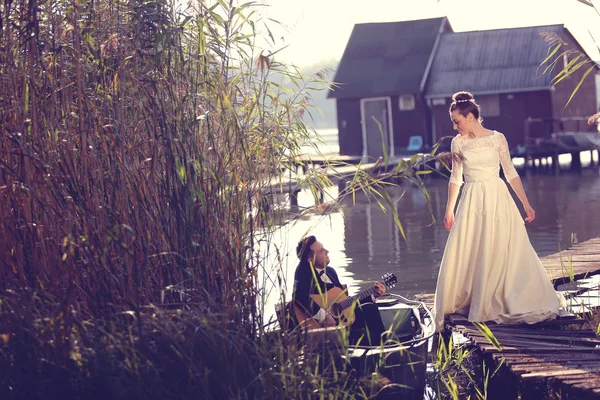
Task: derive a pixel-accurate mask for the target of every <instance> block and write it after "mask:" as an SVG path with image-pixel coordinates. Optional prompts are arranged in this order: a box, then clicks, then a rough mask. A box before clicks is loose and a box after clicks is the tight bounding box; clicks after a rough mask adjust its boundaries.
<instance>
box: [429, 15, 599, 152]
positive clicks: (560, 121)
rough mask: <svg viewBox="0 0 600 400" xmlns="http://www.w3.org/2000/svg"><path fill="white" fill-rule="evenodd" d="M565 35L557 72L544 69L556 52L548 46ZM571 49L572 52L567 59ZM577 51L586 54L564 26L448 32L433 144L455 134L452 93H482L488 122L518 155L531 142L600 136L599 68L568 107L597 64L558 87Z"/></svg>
mask: <svg viewBox="0 0 600 400" xmlns="http://www.w3.org/2000/svg"><path fill="white" fill-rule="evenodd" d="M558 38H560V40H562V41H563V43H565V45H564V46H562V47H561V49H560V50H559V51H557V52H556V54H555V55H554V57H558V58H557V62H556V64H555V67H554V69H553V70H552V71H548V72H546V73H544V70H545V68H546V67H547V65H548V63H546V64H544V65H542V66H540V64H541V63H542V62H543V61H544V60H545V59H546V58H547V57H548V55H549V49H550V50H551V46H550V44H549V42H550V41H551V40H556V39H558ZM564 51H572V54H570V55H564V56H563V55H561V54H560V53H562V52H564ZM578 54H584V51H583V49H582V48H581V47H580V46H579V44H578V43H577V41H576V40H575V38H574V37H573V36H572V35H571V34H570V33H569V31H568V30H567V29H566V28H565V27H564V26H563V25H549V26H536V27H527V28H511V29H497V30H488V31H474V32H460V33H451V34H443V35H442V36H441V37H440V42H439V46H438V48H437V51H436V54H435V55H434V59H433V63H432V67H431V70H430V72H429V75H428V77H427V85H426V94H425V98H426V99H427V104H430V105H431V110H432V112H431V115H432V121H431V137H432V139H431V140H432V141H436V140H437V139H439V138H441V137H443V136H454V135H455V134H456V132H454V131H453V128H452V124H451V123H450V122H449V117H448V107H449V105H450V99H451V96H452V94H453V93H455V92H457V91H460V90H468V91H470V92H472V93H473V94H474V95H475V98H476V99H477V101H478V103H479V104H480V105H481V108H482V117H483V119H484V122H483V123H484V125H485V126H488V127H490V128H493V129H496V130H498V131H500V132H502V133H504V135H505V136H506V138H507V139H508V142H509V144H510V145H511V148H512V149H513V150H515V149H522V151H524V149H525V146H526V145H535V142H536V140H546V139H548V138H549V137H550V135H552V134H553V133H561V134H565V133H567V134H569V133H570V134H575V133H581V132H595V131H596V130H597V127H596V126H595V125H592V126H591V125H588V123H587V120H588V118H589V117H590V116H591V115H593V114H595V113H596V112H598V110H597V97H596V94H597V90H598V88H597V87H596V86H597V83H596V82H597V80H595V79H594V76H593V75H595V74H596V72H597V69H596V70H592V71H591V72H590V74H592V76H590V79H588V80H586V81H585V83H584V84H583V85H582V86H581V87H580V88H579V90H578V92H577V94H576V95H575V96H574V97H573V99H572V100H571V102H570V103H569V105H568V106H567V107H566V108H565V104H566V103H567V101H568V99H569V97H570V96H571V93H572V92H573V90H574V89H575V87H576V86H577V84H578V83H579V81H580V79H581V77H582V76H583V74H584V73H585V72H586V70H587V69H588V68H589V67H590V64H588V65H584V66H583V67H581V68H579V70H577V71H576V72H575V73H574V74H573V75H572V76H570V77H568V78H566V79H565V80H563V81H562V82H560V83H559V84H558V85H556V86H554V87H553V86H552V82H551V81H552V78H553V77H554V76H556V74H557V73H558V72H559V71H561V70H562V69H563V68H564V67H565V66H566V65H567V64H568V63H569V62H571V61H572V60H574V58H575V57H577V55H578ZM553 59H554V58H553ZM582 60H583V58H579V59H578V60H576V61H574V62H575V63H577V62H579V61H582ZM514 153H515V151H513V154H514ZM516 153H518V151H516Z"/></svg>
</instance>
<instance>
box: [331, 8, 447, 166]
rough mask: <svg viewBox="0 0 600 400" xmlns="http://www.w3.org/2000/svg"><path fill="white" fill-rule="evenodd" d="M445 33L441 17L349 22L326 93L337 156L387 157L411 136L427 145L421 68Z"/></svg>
mask: <svg viewBox="0 0 600 400" xmlns="http://www.w3.org/2000/svg"><path fill="white" fill-rule="evenodd" d="M451 31H452V28H451V27H450V25H449V24H448V20H447V19H446V18H433V19H425V20H416V21H402V22H386V23H367V24H357V25H355V26H354V29H353V30H352V33H351V35H350V39H349V40H348V43H347V45H346V49H345V50H344V53H343V55H342V59H341V60H340V63H339V66H338V69H337V71H336V74H335V77H334V79H333V80H334V82H336V83H338V85H339V86H338V87H337V88H336V89H335V90H334V91H331V92H330V93H329V94H328V98H330V99H335V101H336V107H337V126H338V134H339V146H340V154H344V155H354V156H366V155H369V156H375V157H377V156H380V155H383V153H384V149H385V151H386V152H387V153H388V155H391V156H393V155H395V154H398V153H399V152H401V151H402V150H405V149H407V148H408V147H410V146H409V139H410V137H411V136H415V137H418V138H421V140H420V141H419V140H417V141H415V143H413V146H414V147H415V148H418V147H423V146H425V145H428V144H431V142H429V141H428V138H429V137H430V135H429V134H428V132H430V131H431V128H430V123H431V116H430V114H429V108H428V107H427V106H426V104H425V93H424V89H425V84H426V78H427V72H428V71H429V68H430V66H431V62H432V59H433V55H434V54H435V47H436V44H437V42H438V41H439V38H440V35H441V33H442V32H451ZM423 139H425V140H424V141H423ZM421 141H422V143H420V142H421ZM419 144H421V146H419Z"/></svg>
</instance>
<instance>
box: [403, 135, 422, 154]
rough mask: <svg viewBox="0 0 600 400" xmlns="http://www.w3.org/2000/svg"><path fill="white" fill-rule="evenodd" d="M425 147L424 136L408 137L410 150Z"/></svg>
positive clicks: (408, 148)
mask: <svg viewBox="0 0 600 400" xmlns="http://www.w3.org/2000/svg"><path fill="white" fill-rule="evenodd" d="M422 148H423V137H422V136H411V137H410V138H409V139H408V147H407V148H406V150H408V151H419V150H421V149H422Z"/></svg>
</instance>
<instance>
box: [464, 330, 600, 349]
mask: <svg viewBox="0 0 600 400" xmlns="http://www.w3.org/2000/svg"><path fill="white" fill-rule="evenodd" d="M472 336H479V335H477V334H473V335H472ZM494 336H495V337H496V339H498V342H500V344H502V341H503V340H513V339H511V338H519V339H529V340H535V341H542V342H552V343H565V344H572V345H577V346H585V345H589V346H592V347H594V346H596V345H600V339H596V338H590V337H573V336H566V335H565V336H554V335H539V334H538V335H528V334H523V333H519V334H512V335H511V334H510V333H508V332H507V333H504V334H494ZM481 337H484V336H483V335H481Z"/></svg>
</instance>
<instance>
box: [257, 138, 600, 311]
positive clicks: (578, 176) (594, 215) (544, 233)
mask: <svg viewBox="0 0 600 400" xmlns="http://www.w3.org/2000/svg"><path fill="white" fill-rule="evenodd" d="M329 141H330V142H331V138H329ZM334 146H336V144H333V146H332V147H334ZM569 159H570V156H569V155H566V156H564V157H561V160H560V163H561V167H562V168H563V169H564V170H563V171H561V173H560V174H558V175H557V174H554V173H552V172H551V171H548V170H544V171H539V172H530V171H528V172H527V173H525V171H524V170H520V171H519V173H520V175H521V179H522V180H523V185H524V187H525V191H526V193H527V195H528V197H529V201H530V203H531V205H532V207H533V208H534V209H535V210H536V220H535V221H534V222H533V223H531V224H527V231H528V233H529V237H530V240H531V243H532V245H533V247H534V248H535V249H536V251H537V252H538V254H539V255H540V256H545V255H548V254H552V253H555V252H557V251H558V250H559V249H564V248H565V247H567V246H568V245H570V244H571V243H572V241H575V242H582V241H585V240H587V239H590V238H593V237H596V236H599V235H600V212H599V211H600V171H599V169H598V167H597V166H596V167H592V166H591V165H590V162H589V160H590V156H589V152H587V153H584V154H583V156H582V162H583V166H584V168H583V169H582V170H581V171H570V170H569V169H568V167H569ZM521 161H522V160H521ZM515 164H516V165H519V164H522V162H521V163H519V160H515ZM400 185H401V186H400V187H397V188H393V189H392V190H390V193H391V194H392V197H393V198H394V199H395V200H396V209H397V211H398V214H399V216H400V220H401V222H402V225H403V228H404V231H405V233H406V240H405V239H404V238H403V237H402V235H401V233H400V231H399V229H398V228H397V227H396V225H395V223H394V221H393V219H392V217H391V214H390V213H389V212H385V211H383V210H382V209H381V208H380V206H379V205H378V204H377V203H375V202H372V201H371V202H370V201H369V200H368V199H367V198H366V197H365V196H364V195H357V197H356V202H355V203H353V202H352V200H351V199H346V200H344V201H343V202H342V203H341V207H339V209H337V210H335V211H333V212H330V213H327V214H326V215H324V214H320V213H310V214H308V215H307V216H305V217H304V218H302V219H301V220H299V221H297V222H295V223H294V224H288V225H286V226H284V227H282V228H281V229H280V230H279V231H278V232H277V234H276V237H275V241H274V244H276V245H277V246H278V248H279V254H280V257H281V260H282V265H283V268H282V269H281V271H282V272H281V273H280V276H281V278H282V279H283V282H284V284H283V285H284V286H285V287H286V288H287V290H288V297H289V294H291V288H292V286H293V274H294V269H295V267H296V264H297V258H296V256H295V254H294V251H295V245H296V243H297V241H298V240H299V239H300V238H301V237H302V236H303V235H304V234H306V233H307V232H308V233H309V234H314V235H316V236H317V238H318V239H319V241H321V242H322V243H323V244H324V246H325V247H326V248H327V249H328V250H329V252H330V253H329V256H330V259H331V264H330V265H331V266H332V267H334V268H336V270H337V272H338V274H339V275H340V278H341V281H342V283H346V284H347V285H348V286H349V288H350V293H355V292H356V291H357V290H358V289H363V288H366V287H368V286H370V285H371V284H372V282H373V281H375V280H379V279H380V278H381V276H382V275H383V274H385V273H386V272H392V273H394V274H395V275H396V276H397V277H398V284H397V285H396V287H395V288H393V289H391V292H393V293H398V294H401V295H403V296H406V297H411V296H413V295H415V294H417V293H423V292H425V293H433V291H434V290H435V284H436V279H437V274H438V270H439V265H440V261H441V259H442V254H443V251H444V247H445V244H446V240H447V238H448V232H447V231H446V229H445V228H444V225H443V217H444V212H445V205H446V199H447V188H448V181H447V180H446V179H445V178H443V177H434V178H430V179H427V180H426V187H427V190H428V191H429V194H430V196H431V209H432V212H433V213H432V212H431V211H430V210H429V206H428V205H427V202H426V201H425V199H424V197H423V195H422V193H421V190H420V189H418V188H417V187H415V186H412V185H411V184H410V183H409V182H403V183H401V184H400ZM337 194H338V193H337V187H331V188H330V189H329V191H328V193H327V196H330V198H336V197H337ZM513 197H515V196H513ZM515 199H516V197H515ZM298 203H299V207H300V208H302V207H310V206H311V205H312V204H313V201H312V195H311V194H309V193H300V195H299V197H298ZM517 204H519V208H520V209H521V212H523V210H522V208H521V207H520V203H519V202H518V200H517ZM271 250H273V247H272V248H271ZM273 253H274V251H271V255H273ZM273 265H274V263H273ZM278 270H279V269H278ZM275 275H276V273H275V272H272V274H271V275H270V283H269V282H266V283H265V288H271V289H267V291H266V292H265V293H266V294H268V298H267V299H266V300H267V301H266V308H265V316H269V315H270V314H271V313H272V311H273V310H274V305H275V303H276V302H277V292H278V291H277V290H272V287H273V284H272V282H273V281H274V278H273V277H274V276H275ZM275 286H277V285H275Z"/></svg>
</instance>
